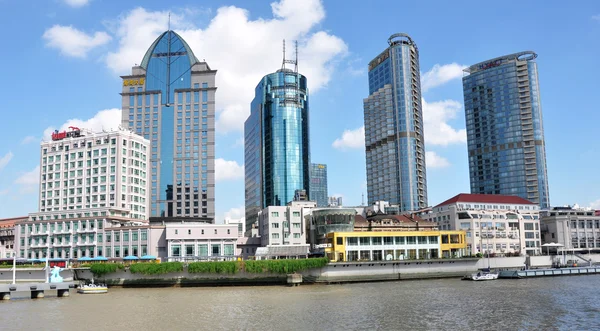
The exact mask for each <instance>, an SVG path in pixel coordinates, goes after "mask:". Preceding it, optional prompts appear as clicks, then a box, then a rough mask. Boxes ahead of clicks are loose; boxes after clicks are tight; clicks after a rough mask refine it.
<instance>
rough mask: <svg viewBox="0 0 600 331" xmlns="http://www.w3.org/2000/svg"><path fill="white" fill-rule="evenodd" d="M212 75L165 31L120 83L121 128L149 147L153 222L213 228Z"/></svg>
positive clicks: (175, 36) (213, 127)
mask: <svg viewBox="0 0 600 331" xmlns="http://www.w3.org/2000/svg"><path fill="white" fill-rule="evenodd" d="M216 72H217V71H216V70H211V69H210V67H209V66H208V64H207V63H206V62H200V61H198V59H197V58H196V56H194V53H193V52H192V50H191V49H190V47H189V46H188V44H187V43H186V42H185V41H184V40H183V39H182V38H181V37H180V36H179V35H178V34H177V33H175V32H173V31H171V30H169V31H166V32H164V33H163V34H162V35H160V36H159V37H158V38H157V39H156V40H155V41H154V42H153V43H152V45H151V46H150V48H149V49H148V51H147V52H146V55H144V58H143V59H142V62H141V64H140V65H139V66H135V67H133V68H132V74H131V75H130V76H123V77H122V78H123V91H122V93H121V95H122V96H123V120H122V124H123V126H124V127H127V128H129V129H131V130H133V131H134V132H136V133H137V134H139V135H142V136H144V137H145V138H146V139H148V140H150V142H151V154H150V160H149V161H150V165H151V167H150V169H151V173H150V176H149V179H150V180H151V204H150V206H151V207H150V208H151V212H150V215H151V216H158V217H195V218H207V219H211V220H212V221H213V222H214V215H215V91H216V87H215V75H216Z"/></svg>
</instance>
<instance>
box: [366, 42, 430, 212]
mask: <svg viewBox="0 0 600 331" xmlns="http://www.w3.org/2000/svg"><path fill="white" fill-rule="evenodd" d="M388 44H389V47H388V48H387V49H385V50H384V51H383V52H382V53H381V54H379V55H378V56H377V57H376V58H375V59H373V60H372V61H371V62H369V97H368V98H366V99H364V117H365V149H366V157H367V196H368V203H369V204H373V203H374V202H375V201H388V202H390V204H394V205H398V206H399V208H400V211H408V210H418V209H421V208H425V207H427V180H426V174H425V147H424V143H425V141H424V136H423V114H422V110H421V81H420V75H419V50H418V48H417V45H416V44H415V42H414V41H413V40H412V39H411V38H410V37H409V36H408V35H407V34H404V33H397V34H394V35H392V36H391V37H390V38H389V39H388Z"/></svg>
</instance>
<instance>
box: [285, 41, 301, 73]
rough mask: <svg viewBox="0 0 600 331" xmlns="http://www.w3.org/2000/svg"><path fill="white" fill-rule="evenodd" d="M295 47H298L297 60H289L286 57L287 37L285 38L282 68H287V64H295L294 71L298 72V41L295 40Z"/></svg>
mask: <svg viewBox="0 0 600 331" xmlns="http://www.w3.org/2000/svg"><path fill="white" fill-rule="evenodd" d="M295 45H296V46H295V48H296V54H295V55H296V59H295V60H287V59H286V58H285V39H283V62H282V63H281V70H285V69H286V67H285V64H286V63H287V64H293V65H294V72H298V41H297V40H296V41H295Z"/></svg>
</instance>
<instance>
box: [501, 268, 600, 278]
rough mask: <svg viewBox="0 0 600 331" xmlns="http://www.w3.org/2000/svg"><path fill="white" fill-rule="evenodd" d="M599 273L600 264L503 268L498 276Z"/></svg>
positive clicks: (517, 276) (521, 276) (516, 276)
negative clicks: (590, 265)
mask: <svg viewBox="0 0 600 331" xmlns="http://www.w3.org/2000/svg"><path fill="white" fill-rule="evenodd" d="M592 274H600V266H595V267H575V268H555V269H529V270H503V271H500V275H499V276H498V278H505V279H510V278H513V279H514V278H531V277H549V276H572V275H592Z"/></svg>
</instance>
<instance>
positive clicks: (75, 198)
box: [39, 127, 150, 221]
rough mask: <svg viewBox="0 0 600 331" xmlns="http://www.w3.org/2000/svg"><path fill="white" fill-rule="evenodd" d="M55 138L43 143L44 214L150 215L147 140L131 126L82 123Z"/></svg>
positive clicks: (41, 204) (41, 208) (41, 203)
mask: <svg viewBox="0 0 600 331" xmlns="http://www.w3.org/2000/svg"><path fill="white" fill-rule="evenodd" d="M51 138H52V139H51V140H49V141H44V142H42V144H41V147H40V148H41V153H40V165H41V166H40V200H39V212H40V213H41V214H43V215H49V214H51V213H53V214H56V215H57V216H56V219H58V218H59V217H60V218H61V219H67V218H68V219H72V218H77V217H84V216H92V215H93V216H99V215H100V216H102V215H104V216H106V215H119V216H122V217H125V218H131V219H137V220H142V221H145V220H147V219H148V216H149V215H148V212H149V207H150V200H149V196H150V194H149V188H150V182H149V181H148V174H147V169H148V168H149V167H148V163H147V160H148V155H149V154H150V142H149V141H148V140H147V139H144V138H143V137H140V136H139V135H137V134H134V133H132V132H130V131H126V130H118V131H107V132H85V131H84V130H83V129H80V128H76V127H70V128H69V131H63V132H58V131H55V132H54V133H53V134H52V137H51ZM59 215H60V216H59ZM48 217H50V216H48ZM48 219H50V218H48Z"/></svg>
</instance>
